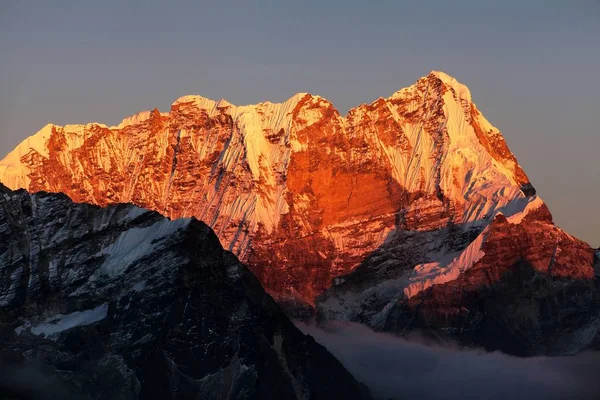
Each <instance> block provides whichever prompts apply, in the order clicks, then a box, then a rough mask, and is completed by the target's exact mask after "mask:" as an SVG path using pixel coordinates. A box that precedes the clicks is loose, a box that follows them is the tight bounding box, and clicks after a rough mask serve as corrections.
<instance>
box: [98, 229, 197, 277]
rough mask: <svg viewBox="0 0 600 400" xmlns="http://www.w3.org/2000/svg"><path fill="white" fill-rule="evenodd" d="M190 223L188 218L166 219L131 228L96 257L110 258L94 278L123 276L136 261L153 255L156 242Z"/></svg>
mask: <svg viewBox="0 0 600 400" xmlns="http://www.w3.org/2000/svg"><path fill="white" fill-rule="evenodd" d="M190 221H191V219H187V218H186V219H184V218H182V219H178V220H175V221H169V220H166V219H165V220H161V221H159V222H157V223H155V224H154V225H151V226H148V227H145V228H131V229H129V230H127V231H125V232H123V233H121V235H119V237H118V238H117V240H116V241H115V242H114V243H113V244H111V245H110V246H108V247H107V248H105V249H104V250H102V251H101V252H100V253H98V254H97V255H96V256H105V255H108V257H107V258H106V260H104V263H103V264H102V265H101V266H100V268H99V269H98V270H97V271H96V273H95V274H94V277H96V278H97V277H99V276H101V275H105V276H108V277H110V278H112V277H115V276H118V275H120V274H122V273H123V272H124V271H125V270H126V269H127V267H128V266H129V265H131V264H132V263H133V262H134V261H136V260H138V259H140V258H142V257H143V256H145V255H147V254H150V253H152V251H154V248H155V243H156V241H158V240H160V239H162V238H164V237H166V236H169V235H172V234H173V233H175V232H176V231H178V230H180V229H183V228H184V227H186V226H187V225H188V224H189V223H190Z"/></svg>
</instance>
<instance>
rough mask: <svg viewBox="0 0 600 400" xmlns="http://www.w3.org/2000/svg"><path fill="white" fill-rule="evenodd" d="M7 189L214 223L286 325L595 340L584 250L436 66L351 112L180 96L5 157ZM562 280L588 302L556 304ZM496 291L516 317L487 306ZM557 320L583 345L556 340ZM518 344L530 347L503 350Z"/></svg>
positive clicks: (593, 292) (298, 101) (536, 342)
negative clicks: (312, 321)
mask: <svg viewBox="0 0 600 400" xmlns="http://www.w3.org/2000/svg"><path fill="white" fill-rule="evenodd" d="M0 181H2V182H4V183H5V184H6V185H7V186H9V187H11V188H13V189H16V188H20V187H22V188H27V189H29V190H31V191H39V190H46V191H52V192H63V193H66V194H68V195H69V196H70V197H72V198H73V199H74V200H75V201H78V202H90V203H95V204H99V205H107V204H111V203H115V202H133V203H135V204H137V205H139V206H142V207H145V208H149V209H152V210H156V211H158V212H160V213H162V214H164V215H166V216H168V217H170V218H180V217H190V216H194V217H196V218H198V219H201V220H204V221H207V223H208V224H209V225H210V226H211V227H212V228H213V229H214V230H215V232H216V233H217V236H218V237H219V238H220V240H221V243H222V244H223V246H224V247H225V248H227V249H228V250H230V251H232V252H233V253H235V254H236V255H237V256H238V257H239V258H240V259H241V261H243V262H245V263H247V265H248V266H249V268H250V269H251V270H252V272H253V273H254V274H255V275H256V276H257V278H258V279H259V281H260V282H261V283H262V285H263V286H264V287H265V289H266V290H267V291H268V292H269V293H270V294H272V295H273V296H274V298H275V299H276V300H277V301H278V303H279V304H280V305H281V306H283V307H284V308H285V309H286V310H287V312H288V313H289V314H290V315H293V316H295V317H309V316H311V315H313V314H314V313H315V312H316V313H317V314H318V317H319V318H321V319H346V320H352V321H359V322H363V323H366V324H368V325H370V326H371V327H373V328H376V329H381V330H388V331H392V332H395V333H399V334H402V333H404V332H408V331H412V330H413V329H418V330H427V331H429V332H430V333H432V334H433V335H435V336H440V335H441V336H442V337H450V338H452V339H456V340H459V341H460V342H462V343H467V344H479V345H483V346H486V347H488V348H491V349H494V348H500V349H502V350H505V351H509V352H513V353H517V354H520V353H536V354H537V353H554V352H559V353H560V352H569V351H575V350H573V349H580V348H586V347H588V346H594V343H597V339H594V337H597V332H598V329H599V327H598V325H599V322H600V315H599V313H600V311H596V310H597V308H594V307H596V306H595V304H596V301H597V293H598V290H597V288H596V285H597V278H595V274H594V268H593V262H594V261H593V258H594V251H593V249H591V248H590V247H589V246H588V245H587V244H585V243H583V242H581V241H579V240H577V239H576V238H573V237H572V236H570V235H568V234H567V233H565V232H563V231H562V230H560V229H559V228H558V227H556V226H555V225H554V224H553V222H552V217H551V214H550V212H549V210H548V208H547V207H546V205H545V203H544V202H543V201H542V200H541V198H540V197H539V196H537V195H536V191H535V189H534V187H533V185H532V184H531V183H530V181H529V179H528V178H527V176H526V174H525V172H524V171H523V169H522V168H521V167H520V166H519V164H518V162H517V160H516V158H515V157H514V155H513V154H512V153H511V152H510V150H509V149H508V147H507V145H506V143H505V141H504V139H503V137H502V134H501V133H500V131H499V130H498V129H496V128H495V127H493V126H492V125H491V124H490V123H489V122H488V121H487V120H486V119H485V117H484V116H483V115H482V114H481V113H480V111H479V110H478V109H477V107H476V106H475V104H474V103H473V101H472V99H471V94H470V91H469V89H468V88H467V87H466V86H465V85H463V84H461V83H459V82H457V81H456V79H454V78H452V77H450V76H448V75H447V74H445V73H443V72H438V71H432V72H431V73H430V74H428V75H427V76H425V77H423V78H421V79H419V80H418V81H417V82H416V83H415V84H414V85H412V86H410V87H408V88H405V89H402V90H399V91H397V92H395V93H394V94H392V95H391V96H390V97H388V98H380V99H378V100H376V101H374V102H373V103H371V104H368V105H361V106H359V107H357V108H354V109H352V110H350V111H349V112H348V114H347V115H345V116H342V115H340V114H339V112H338V111H337V110H336V109H335V107H334V106H333V105H332V104H331V103H330V102H328V101H327V100H325V99H323V98H322V97H319V96H314V95H311V94H305V93H301V94H297V95H295V96H293V97H292V98H290V99H289V100H287V101H285V102H284V103H280V104H274V103H270V102H264V103H260V104H257V105H251V106H239V107H238V106H234V105H231V104H230V103H228V102H227V101H225V100H220V101H212V100H209V99H206V98H203V97H200V96H184V97H182V98H180V99H178V100H177V101H175V102H174V103H173V105H172V106H171V109H170V111H169V112H168V113H160V112H159V111H158V110H153V111H150V112H144V113H140V114H137V115H134V116H131V117H129V118H126V119H125V120H123V122H121V124H119V125H118V126H115V127H107V126H104V125H100V124H88V125H85V126H84V125H76V126H75V125H67V126H65V127H59V126H55V125H47V126H46V127H44V128H43V129H42V130H41V131H40V132H38V133H37V134H36V135H34V136H32V137H31V138H29V139H27V140H26V141H25V142H23V143H22V144H21V145H19V146H18V147H17V148H16V149H15V150H14V151H13V152H12V153H10V154H9V155H8V156H7V157H6V158H5V159H4V160H3V161H1V162H0ZM520 269H526V270H527V274H525V275H524V276H521V275H519V274H517V275H515V277H513V278H510V279H509V278H507V274H508V275H510V274H513V275H514V274H516V272H515V271H517V270H520ZM511 276H512V275H511ZM505 279H508V280H509V281H511V279H512V280H516V281H517V283H518V285H517V286H518V287H519V288H521V285H525V286H526V287H523V288H521V289H522V290H521V289H519V290H521V291H520V292H519V293H521V294H522V295H523V296H525V297H527V296H534V298H535V299H538V300H536V301H537V302H534V303H535V304H531V305H530V307H533V308H531V310H536V312H537V313H538V314H536V315H538V316H539V317H536V318H534V319H533V320H532V321H529V322H527V321H521V319H522V318H521V319H519V318H520V317H518V316H519V315H521V314H520V313H521V312H524V310H526V309H522V308H520V305H519V304H521V303H519V304H517V303H518V301H519V300H518V299H517V298H515V296H513V295H512V294H509V293H507V292H506V290H505V289H503V288H504V287H505V286H508V287H510V288H514V284H513V283H514V282H513V283H511V284H508V283H506V284H505V283H502V282H504V280H505ZM530 281H532V282H530ZM528 282H529V283H528ZM541 282H546V288H545V289H544V288H541V286H540V285H541ZM564 285H566V286H569V287H573V288H574V289H573V290H575V291H576V292H577V293H578V294H580V296H581V298H579V297H578V300H577V301H575V302H574V303H573V304H571V303H569V302H568V301H566V300H565V299H564V296H563V297H561V296H560V295H559V293H561V289H560V288H561V287H563V286H564ZM538 286H540V287H538ZM525 289H527V290H525ZM490 290H491V291H493V292H494V293H496V292H500V293H501V294H498V295H496V297H498V296H499V297H501V298H503V299H505V300H503V301H506V302H509V303H510V305H511V306H510V307H505V306H504V305H501V304H500V303H498V304H495V305H490V304H487V303H486V304H485V305H482V302H484V301H483V300H480V297H481V296H482V297H481V298H482V299H489V298H491V297H490V295H489V294H488V291H490ZM515 290H516V289H515ZM442 291H449V292H448V293H442ZM463 293H472V295H470V297H469V298H468V299H466V298H465V296H463ZM439 297H444V299H447V301H446V300H444V301H441V300H439V299H438V300H436V301H434V299H436V298H439ZM492 297H493V296H492ZM494 298H495V297H494ZM426 299H428V300H427V301H429V303H427V302H426V301H425V300H426ZM489 307H492V308H493V309H494V310H495V309H496V308H499V309H500V311H499V313H500V315H499V316H497V317H494V318H493V319H494V320H496V321H497V320H500V319H502V318H504V319H505V320H506V321H505V323H503V324H504V325H506V326H510V327H512V328H511V329H512V330H509V331H510V334H509V335H507V338H506V339H505V340H500V342H499V341H498V340H495V341H487V339H485V337H484V336H485V335H484V332H485V330H486V329H490V328H489V327H487V325H485V323H483V322H481V323H480V324H479V325H477V324H475V322H474V321H476V320H477V319H478V318H479V320H482V321H485V320H486V319H485V318H488V319H489V318H492V315H493V312H492V311H490V310H491V309H490V308H489ZM505 314H507V315H509V316H507V315H505ZM413 317H414V318H413ZM515 318H516V319H517V320H514V319H515ZM465 320H466V321H470V323H471V322H472V323H473V324H475V325H472V326H468V327H466V326H465V322H464V321H465ZM565 321H571V323H572V325H569V324H566V322H565ZM405 322H406V323H405ZM408 322H410V323H408ZM515 323H519V324H520V325H518V326H514V324H515ZM401 324H404V325H403V326H401ZM557 324H558V325H557ZM563 325H564V326H568V327H569V328H570V327H577V328H581V329H584V330H585V331H586V332H588V333H587V335H591V339H589V340H588V339H585V340H575V339H573V340H574V343H579V345H576V344H572V345H567V344H563V345H562V347H561V346H558V345H557V346H554V347H553V346H549V345H548V343H547V340H546V339H544V338H545V337H547V336H548V335H547V333H548V332H549V331H551V330H552V329H554V327H555V326H563ZM400 326H401V327H400ZM467 328H468V329H467ZM465 329H467V330H466V331H465ZM507 329H508V328H507ZM524 331H526V332H528V334H531V335H533V337H531V338H530V337H527V338H526V339H523V338H522V336H523V332H524ZM464 332H469V335H466V336H464V335H463V333H464ZM534 332H535V333H534ZM509 336H510V337H509ZM586 337H587V336H586ZM523 340H529V341H531V342H532V344H531V345H529V346H525V348H519V347H515V346H514V345H513V344H511V343H513V342H514V341H516V342H523ZM565 340H566V339H565ZM548 346H549V347H548Z"/></svg>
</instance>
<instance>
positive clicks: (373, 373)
mask: <svg viewBox="0 0 600 400" xmlns="http://www.w3.org/2000/svg"><path fill="white" fill-rule="evenodd" d="M296 325H297V326H298V328H300V329H301V330H302V331H303V332H305V333H308V334H310V335H311V336H313V337H314V338H315V340H316V341H317V342H319V343H321V344H322V345H323V346H325V347H326V348H327V349H328V350H329V351H330V352H331V353H332V354H333V355H334V356H335V357H337V359H338V360H340V361H341V362H342V363H343V364H344V366H345V367H346V368H347V369H348V370H349V371H350V372H351V373H352V374H353V375H354V376H355V377H356V379H358V380H359V381H361V382H363V383H364V384H366V385H367V386H368V387H369V388H370V390H371V393H372V394H373V396H374V397H375V398H377V399H381V400H387V399H398V400H400V399H402V400H411V399H434V400H435V399H461V400H470V399H489V400H496V399H498V400H500V399H515V400H517V399H528V400H536V399H550V400H558V399H574V400H587V399H590V400H592V399H600V353H597V352H596V353H591V352H590V353H582V354H579V355H577V356H572V357H552V358H548V357H536V358H517V357H512V356H508V355H505V354H502V353H497V352H496V353H485V352H483V351H475V350H459V349H457V348H442V347H431V346H427V345H425V344H422V343H418V342H413V341H407V340H405V339H402V338H398V337H394V336H392V335H388V334H384V333H378V332H374V331H372V330H370V329H369V328H367V327H365V326H363V325H360V324H354V323H345V322H344V323H343V322H330V323H328V324H326V325H323V326H315V325H306V324H303V323H296Z"/></svg>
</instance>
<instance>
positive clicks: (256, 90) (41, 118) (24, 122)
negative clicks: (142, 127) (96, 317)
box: [0, 0, 600, 246]
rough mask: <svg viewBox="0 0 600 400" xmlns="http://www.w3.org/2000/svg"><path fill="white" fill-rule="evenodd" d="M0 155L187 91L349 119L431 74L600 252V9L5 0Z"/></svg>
mask: <svg viewBox="0 0 600 400" xmlns="http://www.w3.org/2000/svg"><path fill="white" fill-rule="evenodd" d="M0 54H1V55H2V61H1V62H0V153H1V155H0V157H1V156H3V155H4V154H6V153H8V152H9V151H10V150H11V149H12V148H13V147H14V146H16V145H17V144H18V142H20V141H21V140H22V139H24V138H25V137H26V136H29V135H31V134H33V133H35V132H36V131H37V130H39V129H40V128H41V127H42V126H43V125H45V124H46V123H48V122H53V123H56V124H60V125H64V124H67V123H86V122H90V121H97V122H102V123H106V124H108V125H111V124H117V123H118V122H120V120H121V119H122V118H123V117H124V116H126V115H129V114H133V113H135V112H138V111H142V110H146V109H152V108H154V107H158V108H159V109H160V110H161V111H167V110H168V109H169V105H170V104H171V103H172V102H173V101H174V100H175V99H176V98H178V97H180V96H182V95H184V94H201V95H203V96H206V97H210V98H213V99H220V98H226V99H228V100H229V101H230V102H232V103H234V104H249V103H257V102H259V101H263V100H271V101H282V100H285V99H287V98H288V97H290V96H292V95H293V94H294V93H296V92H311V93H313V94H319V95H321V96H323V97H325V98H327V99H329V100H330V101H332V102H333V103H334V104H335V105H336V107H337V108H338V109H339V110H340V111H341V112H342V113H345V112H346V111H347V110H348V109H349V108H351V107H354V106H356V105H358V104H360V103H364V102H371V101H372V100H374V99H376V98H377V97H379V96H388V95H390V94H391V93H393V92H394V91H396V90H398V89H400V88H402V87H405V86H408V85H410V84H412V83H413V82H414V81H416V80H417V79H418V78H419V77H421V76H424V75H426V74H427V73H428V72H429V71H430V70H432V69H436V70H442V71H445V72H446V73H448V74H450V75H453V76H454V77H456V78H457V79H458V80H459V81H461V82H463V83H465V84H467V85H468V86H469V88H470V89H471V93H472V95H473V99H474V101H475V102H476V103H477V105H478V107H479V108H480V110H481V111H482V112H483V113H484V115H485V116H486V117H487V119H488V120H490V122H491V123H492V124H494V125H495V126H497V127H498V128H499V129H500V130H501V131H502V132H503V134H504V136H505V138H506V140H507V142H508V145H509V147H510V148H511V150H512V151H513V152H514V153H515V155H516V156H517V158H518V159H519V161H520V163H521V165H522V166H523V167H524V169H525V171H526V172H527V174H528V175H529V177H530V179H531V181H532V182H533V184H534V186H535V187H536V188H537V190H538V193H539V194H540V195H541V196H542V198H543V199H544V200H545V201H546V202H547V203H548V205H549V206H550V209H551V211H552V212H553V214H554V217H555V221H556V222H557V223H558V224H559V226H561V227H562V228H563V229H565V230H566V231H567V232H569V233H572V234H574V235H576V236H578V237H580V238H582V239H584V240H586V241H588V242H590V244H592V245H593V246H600V157H599V156H600V124H598V117H599V116H600V75H599V74H600V3H599V2H598V1H596V0H583V1H576V0H575V1H559V0H555V1H535V0H528V1H509V0H506V1H494V2H492V1H460V0H454V1H410V2H408V1H407V2H404V1H366V0H361V1H353V0H345V1H326V0H321V1H285V0H281V1H275V0H273V1H249V0H248V1H237V2H231V1H193V2H192V1H190V2H183V1H169V2H167V1H160V2H159V1H150V0H149V1H141V0H119V1H112V0H109V1H106V0H105V1H85V0H84V1H61V0H55V1H46V0H44V1H27V0H23V1H18V2H8V1H1V2H0Z"/></svg>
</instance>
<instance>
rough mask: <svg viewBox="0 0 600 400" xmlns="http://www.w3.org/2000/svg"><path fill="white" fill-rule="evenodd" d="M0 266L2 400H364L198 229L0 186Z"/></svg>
mask: <svg viewBox="0 0 600 400" xmlns="http://www.w3.org/2000/svg"><path fill="white" fill-rule="evenodd" d="M0 260H2V262H1V263H0V265H1V267H0V334H1V338H2V342H1V343H2V346H1V347H2V351H1V355H0V360H1V361H2V362H3V365H2V367H3V369H2V370H1V371H0V392H1V393H3V396H5V395H7V391H8V390H9V389H10V390H12V391H13V392H15V391H18V390H19V388H18V387H17V388H15V385H17V383H18V381H19V379H22V380H24V381H25V383H24V384H23V386H24V387H25V388H21V389H20V390H22V391H23V392H22V393H21V395H22V396H25V394H23V393H26V394H28V395H30V396H31V397H27V398H64V397H63V396H64V393H63V395H61V396H57V397H52V390H53V389H52V388H53V387H57V386H58V383H56V382H63V383H64V385H65V387H67V388H68V391H67V392H65V393H69V392H72V394H73V395H74V396H75V395H80V396H81V397H77V398H91V399H109V398H110V399H149V398H165V399H166V398H177V399H198V398H201V399H280V398H285V399H370V396H369V394H368V392H367V391H366V390H365V389H364V388H363V387H362V386H361V385H360V384H359V383H357V382H356V381H355V380H354V378H353V377H352V376H351V375H350V374H349V373H348V372H347V371H346V370H345V369H344V367H343V366H342V365H341V364H340V363H339V362H338V361H337V360H336V359H335V358H334V357H333V356H332V355H331V354H329V353H328V352H327V350H325V348H324V347H322V346H320V345H319V344H317V343H315V341H314V340H313V339H312V338H311V337H310V336H305V335H304V334H302V333H301V332H300V331H299V330H298V329H297V328H296V327H295V326H294V325H293V324H292V323H291V322H290V321H289V320H288V319H287V317H286V316H285V315H284V314H283V313H282V312H281V310H280V308H279V307H278V306H277V305H276V304H275V302H274V301H273V299H272V298H271V297H270V296H269V295H267V294H266V293H265V291H264V290H263V289H262V287H261V285H260V283H259V282H258V281H257V280H256V278H255V277H254V275H253V274H252V273H251V272H250V271H248V270H247V269H246V267H244V266H242V265H241V264H240V263H239V261H238V260H237V259H236V257H235V256H234V255H233V254H231V253H230V252H227V251H224V250H223V248H222V247H221V245H220V243H219V240H218V239H217V237H216V235H215V234H214V232H213V231H212V230H211V229H210V228H209V227H208V226H207V225H205V224H204V223H202V222H199V221H197V220H196V219H192V218H190V219H180V220H176V221H170V220H168V219H166V218H165V217H163V216H161V215H160V214H158V213H156V212H149V211H146V210H143V209H140V208H137V207H135V206H133V205H125V204H120V205H111V206H108V207H106V208H100V207H98V206H91V205H87V204H74V203H73V202H72V201H71V200H70V199H69V198H68V197H67V196H65V195H62V194H48V193H43V192H41V193H38V194H34V195H30V194H28V193H27V192H25V191H23V190H20V191H16V192H12V191H10V190H8V189H6V188H5V187H3V186H1V185H0ZM36 360H37V361H38V362H40V361H41V362H43V363H45V364H49V365H50V367H51V369H50V370H51V371H52V372H51V373H49V374H52V375H54V376H51V377H44V378H43V379H33V378H31V377H30V378H27V375H26V374H29V375H31V376H38V375H34V372H32V371H31V370H29V371H28V369H27V368H32V367H31V366H32V365H35V364H32V363H33V362H35V361H36ZM26 361H28V362H29V363H26ZM28 365H29V367H27V366H28ZM5 371H12V372H10V373H8V379H7V377H6V373H5ZM20 374H23V377H21V378H19V375H20ZM38 374H41V372H39V373H38ZM51 379H54V382H55V383H54V384H50V383H49V382H52V380H51ZM44 382H46V383H45V384H44ZM51 389H52V390H51ZM3 398H4V397H3ZM18 398H21V397H18Z"/></svg>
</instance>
